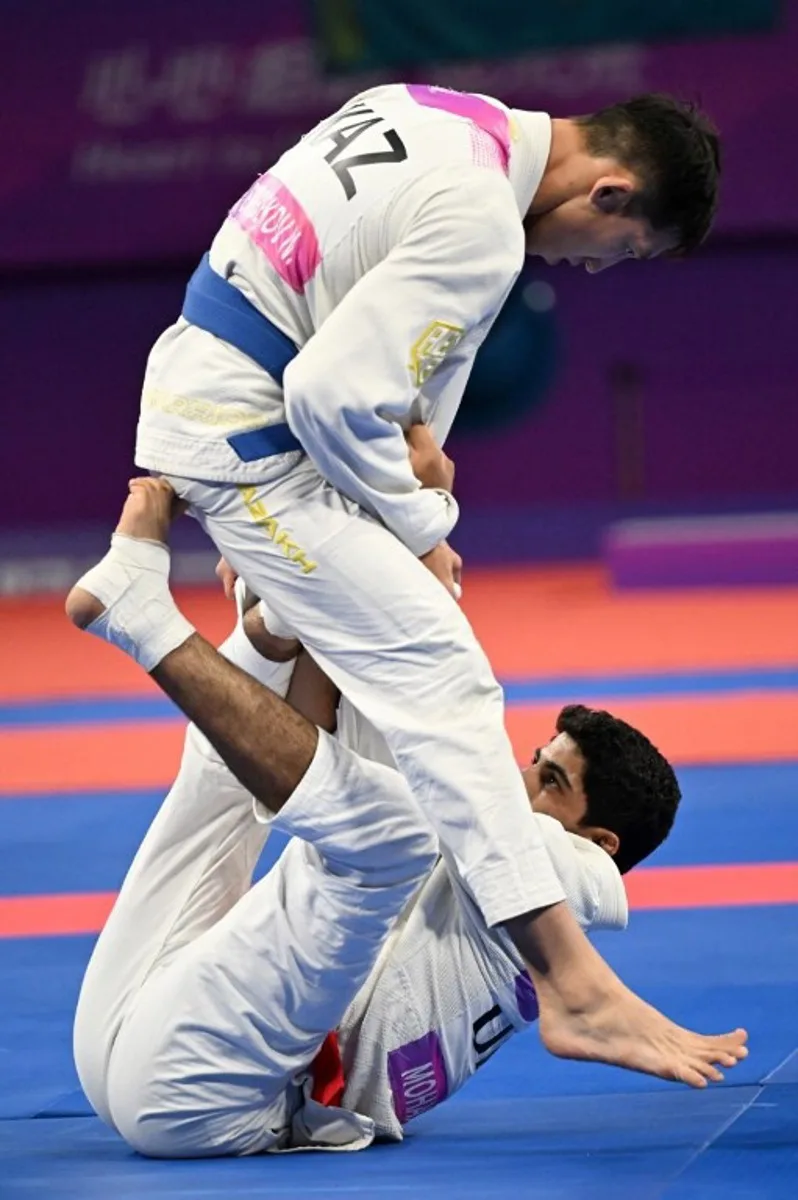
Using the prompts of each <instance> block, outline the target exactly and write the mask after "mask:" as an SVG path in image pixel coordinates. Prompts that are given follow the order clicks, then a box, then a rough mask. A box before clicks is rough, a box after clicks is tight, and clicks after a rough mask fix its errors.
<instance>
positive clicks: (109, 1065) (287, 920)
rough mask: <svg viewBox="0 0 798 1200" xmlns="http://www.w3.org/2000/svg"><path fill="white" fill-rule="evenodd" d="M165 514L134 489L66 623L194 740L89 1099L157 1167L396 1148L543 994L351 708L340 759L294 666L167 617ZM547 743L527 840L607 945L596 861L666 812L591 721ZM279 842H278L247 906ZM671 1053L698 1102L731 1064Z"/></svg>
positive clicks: (102, 987) (611, 921)
mask: <svg viewBox="0 0 798 1200" xmlns="http://www.w3.org/2000/svg"><path fill="white" fill-rule="evenodd" d="M171 499H172V496H171V492H170V491H169V489H168V487H167V486H166V485H164V484H163V483H161V482H159V481H155V480H142V481H137V482H136V484H135V485H134V487H133V491H132V495H131V498H130V499H129V500H128V503H127V505H126V507H125V510H124V512H123V517H122V521H121V522H120V526H119V528H118V533H117V535H116V537H115V539H114V545H113V548H112V551H111V553H110V554H109V555H108V556H106V559H104V560H103V562H102V563H101V564H100V565H99V566H98V567H97V568H94V570H93V571H92V572H89V574H88V575H87V576H84V578H83V579H82V580H81V581H80V585H79V586H78V588H76V589H74V590H73V592H72V593H71V595H70V598H69V601H68V611H69V613H70V616H71V617H72V619H73V620H74V621H75V622H76V623H77V624H79V625H80V626H82V627H87V626H88V627H89V628H90V629H91V631H92V632H95V633H97V634H99V635H100V636H103V637H105V638H106V639H108V640H109V641H112V642H114V643H115V644H117V645H119V646H120V647H121V648H123V649H125V650H126V651H127V652H128V653H130V654H132V655H133V656H134V657H135V658H136V660H137V661H139V662H140V664H141V665H142V666H144V667H145V669H147V670H150V671H151V672H152V673H153V677H154V678H155V679H156V681H157V682H158V683H159V685H160V686H161V687H162V688H163V689H164V690H165V691H167V692H168V694H169V695H171V696H172V697H173V699H174V700H175V701H176V702H177V703H178V705H179V706H180V707H181V708H182V709H183V711H184V712H185V713H186V714H187V715H188V716H189V717H191V718H192V719H193V721H194V724H193V725H192V726H190V727H189V731H188V734H187V738H186V747H185V751H184V756H183V762H182V765H181V770H180V774H179V776H178V779H177V781H176V783H175V785H174V787H173V788H172V790H171V791H170V793H169V796H168V797H167V799H166V801H165V803H164V805H163V807H162V809H161V811H160V812H159V814H158V816H157V818H156V820H155V822H154V823H153V825H152V827H151V829H150V831H149V833H148V835H147V837H146V839H145V841H144V843H143V845H142V847H141V849H140V851H139V853H138V855H137V856H136V859H135V861H134V863H133V865H132V867H131V870H130V872H129V874H128V877H127V879H126V881H125V884H124V886H123V888H122V891H121V893H120V896H119V899H118V902H117V904H116V907H115V909H114V911H113V913H112V915H111V917H110V919H109V921H108V924H107V926H106V928H105V930H104V932H103V934H102V936H101V938H100V940H99V942H98V944H97V947H96V950H95V953H94V955H93V957H92V961H91V963H90V965H89V968H88V970H87V974H86V979H85V981H84V985H83V989H82V994H81V999H80V1003H79V1008H78V1013H77V1018H76V1028H75V1054H76V1061H77V1065H78V1071H79V1074H80V1077H81V1081H82V1083H83V1086H84V1088H85V1090H86V1093H87V1095H88V1097H89V1099H90V1101H91V1103H92V1104H93V1106H94V1107H95V1108H96V1110H97V1112H98V1113H99V1114H100V1116H102V1117H103V1119H104V1120H106V1121H107V1122H108V1123H109V1124H111V1125H112V1126H113V1127H114V1128H116V1129H117V1130H118V1131H119V1132H120V1134H121V1135H122V1136H123V1137H124V1138H125V1139H126V1140H127V1141H128V1142H129V1143H130V1144H131V1145H132V1146H133V1147H135V1148H136V1149H137V1150H139V1151H141V1152H142V1153H145V1154H149V1155H156V1156H168V1157H173V1156H174V1157H185V1156H203V1155H206V1156H207V1155H224V1154H227V1155H239V1154H254V1153H259V1152H263V1151H268V1150H272V1151H275V1150H282V1149H292V1148H301V1147H324V1148H340V1149H360V1148H362V1147H364V1146H367V1145H368V1144H369V1143H370V1142H371V1141H372V1140H373V1139H374V1137H375V1136H387V1137H394V1138H397V1137H400V1136H401V1130H402V1126H403V1125H404V1124H405V1123H406V1122H407V1121H409V1120H411V1119H412V1118H413V1117H414V1116H416V1115H418V1114H419V1113H420V1112H422V1111H425V1110H426V1109H428V1108H430V1107H432V1105H434V1104H436V1103H439V1102H440V1101H441V1100H443V1099H445V1098H446V1097H447V1096H449V1095H451V1094H452V1093H453V1092H454V1091H456V1090H457V1089H458V1088H459V1087H460V1086H462V1084H463V1083H464V1082H465V1081H466V1080H467V1079H468V1078H469V1077H470V1076H471V1075H472V1074H473V1073H474V1071H475V1070H476V1069H477V1067H478V1066H479V1065H481V1063H482V1062H484V1061H485V1059H486V1058H487V1057H488V1056H489V1055H490V1053H491V1052H492V1051H494V1050H495V1049H496V1048H497V1047H498V1046H500V1045H501V1044H503V1043H504V1042H505V1041H506V1040H507V1039H508V1038H509V1037H510V1035H511V1034H513V1033H515V1032H517V1031H518V1030H520V1029H523V1028H524V1027H526V1026H527V1025H528V1024H529V1023H530V1022H532V1021H533V1020H534V1019H535V1017H536V1015H537V1007H536V1001H535V993H534V990H533V989H532V987H531V985H530V983H529V979H528V975H527V973H526V971H525V969H524V965H523V961H522V959H521V957H520V956H519V954H518V952H517V951H516V950H515V948H514V947H513V945H512V942H511V941H510V939H509V938H508V937H507V935H506V933H504V931H503V930H501V929H491V928H489V927H488V926H487V925H486V923H485V921H484V918H483V917H482V916H481V914H480V912H479V910H478V908H477V906H476V905H475V903H474V901H473V899H472V897H471V895H470V894H469V892H468V890H467V888H466V887H465V886H464V885H463V883H462V881H461V878H460V876H459V873H458V871H457V867H456V864H455V863H454V862H453V861H452V860H451V857H450V856H449V855H448V854H447V853H446V851H445V849H444V850H443V857H442V858H441V857H439V853H440V851H441V849H442V848H440V847H439V846H438V843H437V841H436V839H435V837H434V835H433V834H432V832H431V830H430V826H429V824H428V822H427V820H426V819H425V817H424V815H423V813H422V810H421V809H420V808H419V807H418V806H417V805H416V804H415V802H414V798H413V796H412V794H411V793H410V791H409V789H408V786H407V784H406V782H405V781H404V779H403V777H402V776H401V775H400V774H399V773H398V772H397V771H395V770H394V769H392V768H390V767H388V766H386V765H383V764H382V763H379V762H376V761H368V760H367V759H365V758H363V757H362V756H361V755H359V754H354V753H353V752H352V751H351V749H349V748H347V746H346V745H344V744H343V743H344V741H347V740H348V741H349V742H350V744H353V745H356V746H358V748H359V749H364V750H365V751H366V752H367V753H373V754H377V755H379V754H381V753H382V752H383V750H384V748H383V747H381V746H380V744H379V742H378V741H370V740H369V739H371V738H374V737H375V736H376V735H374V731H373V730H370V729H369V728H368V727H366V726H365V725H363V724H362V719H361V718H360V717H359V714H357V713H356V712H355V711H354V710H352V709H351V708H345V709H343V710H342V713H341V738H340V739H339V740H336V739H334V738H332V737H330V736H329V734H327V733H325V732H323V731H322V730H320V729H318V728H317V727H315V726H314V725H312V724H311V723H310V721H309V720H307V719H306V718H304V717H303V716H302V715H301V714H300V713H299V712H297V711H295V710H294V709H293V708H291V707H290V706H289V705H287V704H285V703H284V702H283V701H282V700H281V699H280V698H279V696H278V695H277V694H276V693H277V692H282V693H283V694H288V695H289V696H290V697H291V698H292V699H294V700H296V699H300V700H301V699H302V695H303V691H304V702H305V707H306V708H307V709H308V711H309V712H312V713H313V707H314V705H315V706H316V707H317V708H318V706H319V703H320V701H324V686H325V681H324V678H323V676H322V677H320V678H319V676H318V675H317V676H316V677H315V682H314V680H313V676H312V671H313V670H315V668H313V666H312V664H311V663H310V661H309V660H308V659H306V658H304V656H302V657H301V658H300V660H298V663H297V664H296V665H295V663H294V661H293V660H289V661H287V662H283V663H274V662H271V663H270V662H267V661H266V659H264V658H263V657H262V656H261V655H260V654H259V653H258V652H257V651H256V650H255V649H254V647H253V646H252V644H251V643H250V641H249V639H248V638H247V635H246V632H245V631H244V627H243V625H242V624H239V626H238V628H237V630H236V632H235V633H234V635H233V636H232V637H231V639H229V641H228V643H226V645H225V647H224V648H223V652H224V653H225V654H227V655H228V656H229V657H231V658H234V659H235V660H236V661H237V662H238V663H239V664H240V665H241V667H243V668H244V670H245V671H248V672H250V673H251V675H252V676H260V678H261V679H265V680H267V681H268V683H269V688H266V687H264V686H263V685H262V683H259V682H258V681H257V679H256V678H254V677H253V678H250V677H248V676H247V675H245V674H243V673H242V671H241V670H240V669H239V668H238V667H237V666H235V665H233V663H232V662H226V661H225V659H224V658H222V657H220V655H219V654H218V653H217V652H216V651H214V650H213V649H212V648H211V647H210V646H208V645H207V644H206V643H204V642H203V641H202V639H201V638H199V637H198V636H197V635H196V634H195V631H194V630H193V629H192V627H191V626H190V625H189V624H188V622H186V621H185V619H184V618H183V617H182V616H181V615H180V613H179V612H178V610H177V609H176V607H175V606H174V603H173V601H172V600H171V597H170V595H169V592H168V584H167V575H168V551H167V550H166V548H165V546H164V545H163V544H162V543H163V541H164V540H165V536H166V531H167V527H168V514H169V507H170V503H171ZM120 535H121V536H120ZM181 637H182V641H181ZM165 647H169V649H168V650H165ZM309 668H310V672H309ZM303 674H304V679H303ZM309 679H310V685H311V689H312V690H311V691H310V692H308V682H309ZM270 689H271V690H270ZM323 707H324V705H323V704H322V708H323ZM319 711H321V710H319ZM313 715H314V716H315V713H313ZM322 719H326V720H329V714H328V716H327V718H324V717H323V718H322ZM560 726H561V732H560V733H559V734H558V736H557V738H555V739H554V741H553V742H552V743H551V744H550V746H549V747H548V748H547V750H546V752H545V753H544V754H543V755H541V756H540V757H539V758H538V760H537V761H536V763H535V764H534V765H533V767H532V768H530V769H529V771H528V772H527V774H526V784H527V791H528V792H529V794H530V796H531V799H532V802H533V804H534V806H535V808H536V809H538V812H537V813H536V814H533V812H532V810H531V809H530V810H529V818H528V819H529V820H530V821H535V822H537V824H538V825H539V828H540V833H541V834H542V836H543V838H544V839H545V844H546V846H547V850H548V852H549V854H550V856H551V859H552V862H553V864H554V867H555V871H556V873H557V875H558V876H559V878H560V880H561V882H562V885H563V889H564V891H565V893H566V896H567V898H568V903H569V905H570V907H571V909H572V911H573V912H574V914H575V915H576V917H577V919H578V921H579V923H580V924H581V925H582V927H583V928H591V927H593V928H595V927H597V926H604V927H611V928H612V927H622V926H623V925H624V924H625V921H626V901H625V894H624V890H623V886H622V883H621V879H620V875H619V872H618V869H617V867H616V866H615V865H614V863H613V860H612V857H611V854H613V853H614V854H616V855H617V856H618V861H620V862H621V863H622V865H632V863H633V862H634V861H637V858H638V857H640V856H641V855H640V853H639V846H640V845H646V846H647V848H648V849H649V850H650V849H652V848H653V845H655V844H656V842H657V840H661V838H662V837H663V836H665V834H666V833H667V829H668V827H669V825H670V821H671V820H672V817H673V812H674V810H675V805H676V802H677V800H678V789H677V788H676V785H675V781H674V780H673V776H672V772H671V771H670V768H669V767H668V765H667V763H665V761H664V760H663V759H662V758H661V756H659V755H658V754H657V753H656V751H654V750H653V747H651V746H650V745H649V744H648V743H647V742H646V741H645V739H644V738H642V737H641V736H640V735H638V734H636V733H635V732H634V731H632V730H629V728H628V727H626V726H623V725H622V723H619V722H616V723H613V736H614V737H615V738H616V739H619V740H616V743H615V745H614V746H612V748H611V752H610V753H609V754H608V755H606V756H605V758H606V761H605V762H604V763H602V764H601V765H599V763H598V762H596V763H593V762H592V761H591V754H592V753H593V751H592V749H587V750H586V756H585V757H583V755H582V753H581V750H580V746H579V741H578V739H579V738H580V737H581V736H582V732H584V734H585V738H586V746H591V745H592V746H593V747H594V748H595V749H596V753H597V754H598V752H599V745H600V742H601V727H602V719H601V717H600V716H599V715H598V714H590V713H589V712H588V711H587V710H581V709H574V710H564V712H563V714H561V720H560ZM605 728H606V726H605ZM569 730H573V731H574V733H575V734H576V737H574V736H572V734H571V733H569ZM214 747H215V748H214ZM607 749H610V748H609V747H607ZM613 753H614V754H615V755H620V758H621V759H623V758H624V757H625V758H626V761H625V762H622V761H617V762H616V764H615V768H614V772H613V773H614V776H615V779H616V780H617V782H618V785H619V788H620V792H619V796H618V800H619V807H618V815H619V817H622V820H623V828H622V831H621V833H620V835H619V833H618V831H617V830H616V829H613V828H611V827H608V828H605V827H603V825H601V826H600V825H595V824H592V825H588V824H586V822H585V820H584V819H583V818H584V816H585V807H586V801H585V797H584V790H585V783H586V780H587V775H586V772H588V771H590V770H591V768H592V767H598V775H597V782H598V784H599V785H602V784H603V785H606V783H607V782H609V781H608V780H606V779H604V780H602V779H601V771H602V769H603V768H606V766H607V765H608V764H609V763H611V761H612V755H613ZM225 764H226V765H225ZM228 768H229V770H228ZM231 771H232V772H234V773H235V775H236V776H237V777H238V780H240V781H241V782H240V783H239V782H237V780H236V779H235V778H234V777H233V775H231ZM594 775H596V771H595V770H594ZM630 787H631V788H632V789H634V788H635V787H637V788H638V789H640V790H638V792H637V794H636V795H633V794H632V793H631V792H630ZM253 798H254V809H253ZM547 811H548V812H549V813H551V814H552V816H547V815H545V814H546V812H547ZM556 816H560V817H562V819H563V823H559V822H558V821H557V820H555V819H554V817H556ZM602 819H606V818H604V817H603V818H602ZM607 823H608V825H609V826H611V825H612V822H610V821H608V822H607ZM269 826H271V827H274V828H278V829H281V830H283V831H285V832H287V833H289V834H291V835H294V836H293V840H292V841H291V842H290V843H289V845H288V847H287V849H286V851H285V852H284V854H283V856H282V858H281V859H280V861H279V863H278V865H277V866H276V867H275V868H274V869H273V870H272V871H271V872H270V873H269V874H268V875H267V876H266V877H265V878H264V879H262V880H261V881H259V882H258V883H256V884H255V885H254V886H253V885H252V871H253V868H254V866H255V864H256V862H257V859H258V857H259V855H260V852H261V850H262V848H263V844H264V841H265V839H266V836H267V834H268V829H269ZM568 826H571V827H572V829H571V832H567V831H566V828H567V827H568ZM574 827H578V828H579V830H580V833H581V834H582V835H586V836H575V835H574V833H573V828H574ZM619 828H620V827H619ZM657 829H659V833H658V834H657V833H656V830H657ZM627 837H628V845H625V839H627ZM591 839H592V840H591ZM640 839H642V840H640ZM636 840H637V846H638V849H635V844H636ZM594 842H595V843H596V844H594ZM607 851H609V853H608V852H607ZM645 852H647V851H646V850H644V851H643V853H645ZM397 917H398V920H397ZM330 1031H337V1041H336V1040H334V1039H331V1038H330V1037H329V1036H328V1035H329V1034H330ZM682 1044H683V1045H684V1047H685V1050H684V1055H683V1058H682V1061H681V1063H680V1065H679V1069H678V1070H677V1071H675V1072H674V1076H675V1077H677V1078H681V1079H683V1080H684V1081H685V1082H688V1083H691V1084H693V1085H695V1086H703V1085H705V1083H706V1081H707V1080H709V1079H717V1078H719V1077H720V1073H719V1071H718V1070H717V1069H716V1067H715V1065H714V1064H720V1065H726V1066H733V1065H734V1064H735V1063H736V1062H737V1061H738V1060H739V1059H740V1058H742V1057H743V1056H744V1055H745V1052H746V1051H745V1047H744V1045H743V1038H742V1037H741V1036H738V1035H731V1036H723V1037H718V1038H704V1037H699V1036H697V1035H694V1036H691V1040H688V1041H684V1039H682ZM339 1049H340V1060H338V1059H337V1053H338V1050H339ZM320 1050H321V1051H322V1052H321V1054H320V1053H319V1051H320ZM339 1063H340V1067H341V1070H340V1071H339V1069H338V1067H339Z"/></svg>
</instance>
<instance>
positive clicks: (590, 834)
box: [579, 825, 621, 858]
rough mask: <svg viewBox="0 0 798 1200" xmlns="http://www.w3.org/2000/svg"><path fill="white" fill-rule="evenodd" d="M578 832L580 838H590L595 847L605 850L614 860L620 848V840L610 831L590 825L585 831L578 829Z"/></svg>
mask: <svg viewBox="0 0 798 1200" xmlns="http://www.w3.org/2000/svg"><path fill="white" fill-rule="evenodd" d="M579 832H580V833H581V835H582V837H586V838H590V840H591V842H593V844H594V845H595V846H601V849H602V850H605V851H606V852H607V854H609V856H610V858H615V856H616V855H617V853H618V851H619V850H620V848H621V839H620V838H619V837H618V834H617V833H613V832H612V830H611V829H602V828H601V827H600V826H598V825H590V826H588V828H587V829H584V828H582V829H580V830H579Z"/></svg>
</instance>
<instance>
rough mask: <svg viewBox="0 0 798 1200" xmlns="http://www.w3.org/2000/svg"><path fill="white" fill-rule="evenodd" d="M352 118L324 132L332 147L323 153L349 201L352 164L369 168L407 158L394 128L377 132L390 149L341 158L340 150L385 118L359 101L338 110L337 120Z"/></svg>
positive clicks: (351, 187)
mask: <svg viewBox="0 0 798 1200" xmlns="http://www.w3.org/2000/svg"><path fill="white" fill-rule="evenodd" d="M353 117H354V118H359V119H356V120H355V123H354V124H353V125H346V127H345V128H340V127H339V128H338V129H336V130H335V131H334V132H332V133H330V132H328V131H327V130H325V131H324V134H323V136H324V139H325V141H326V140H327V139H329V140H330V141H332V143H333V147H332V150H330V151H329V152H328V153H327V154H325V156H324V161H325V162H328V163H329V164H330V166H331V167H332V169H333V170H334V171H335V174H336V175H337V177H338V181H339V183H340V184H341V187H342V188H343V189H344V192H345V194H346V198H347V200H351V199H352V197H353V196H354V195H355V194H356V192H357V187H356V186H355V181H354V179H353V178H352V171H353V169H354V168H355V167H368V166H373V165H376V164H377V163H400V162H404V161H405V159H406V158H407V150H406V148H405V144H404V142H403V141H402V139H401V138H400V137H399V134H398V133H397V132H396V130H395V129H383V130H381V131H380V132H381V134H382V137H383V138H384V139H385V141H386V142H387V143H388V146H389V149H387V150H373V151H371V153H368V154H351V155H349V156H348V157H347V158H341V155H342V154H343V152H344V151H345V150H346V149H347V148H348V147H349V146H351V145H352V143H353V142H356V141H357V139H358V138H360V137H362V136H363V134H364V133H365V132H366V130H367V129H372V128H373V127H374V126H375V125H380V124H381V123H382V122H383V120H384V118H383V117H378V116H377V115H376V114H375V113H374V110H373V109H371V108H368V106H367V105H365V104H362V103H360V104H355V105H353V106H352V107H351V108H348V109H346V110H345V111H344V112H343V113H341V116H340V118H339V119H340V121H342V122H343V121H349V120H351V119H352V118H353Z"/></svg>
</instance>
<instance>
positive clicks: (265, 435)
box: [183, 254, 302, 462]
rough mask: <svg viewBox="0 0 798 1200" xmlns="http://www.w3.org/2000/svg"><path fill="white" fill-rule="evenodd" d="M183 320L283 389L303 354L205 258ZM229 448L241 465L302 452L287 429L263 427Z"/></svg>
mask: <svg viewBox="0 0 798 1200" xmlns="http://www.w3.org/2000/svg"><path fill="white" fill-rule="evenodd" d="M183 316H184V317H185V319H186V320H187V321H190V322H191V324H192V325H196V326H198V327H199V328H200V329H204V330H206V331H207V332H208V333H212V334H214V335H215V336H216V337H218V338H221V339H222V341H224V342H229V343H230V345H231V346H235V348H236V349H237V350H240V351H241V352H242V354H246V355H247V356H248V357H249V358H251V359H253V360H254V361H255V362H256V363H257V364H258V366H259V367H262V368H263V370H264V371H266V372H268V374H269V375H271V377H272V379H275V380H276V381H277V383H279V384H282V382H283V372H284V371H285V368H286V367H287V366H288V364H289V363H290V362H291V360H292V359H293V358H296V356H297V354H298V353H299V351H298V350H297V348H296V346H295V345H294V343H293V342H292V341H291V339H290V338H288V337H286V336H285V334H284V333H283V332H282V330H280V329H278V328H277V326H276V325H274V324H273V323H272V322H271V321H270V320H269V318H268V317H264V315H263V313H261V312H258V310H257V308H255V306H254V304H250V302H249V300H247V298H246V296H244V294H243V293H242V292H240V291H239V290H238V288H237V287H234V286H233V284H232V283H228V282H227V280H226V279H222V277H221V275H217V273H216V271H214V270H213V268H212V267H211V265H210V262H209V261H208V255H207V254H206V255H205V256H204V258H203V259H202V262H201V263H200V265H199V266H198V267H197V269H196V271H195V272H194V274H193V275H192V276H191V279H190V280H189V282H188V287H187V288H186V297H185V300H184V301H183ZM227 443H228V445H229V446H230V447H231V448H232V449H233V450H235V452H236V454H237V455H238V457H239V458H240V459H241V460H242V462H254V461H255V460H256V459H258V458H270V457H271V456H272V455H274V454H286V453H288V451H290V450H301V449H302V446H301V443H300V442H299V440H298V439H297V438H296V437H294V435H293V433H292V432H291V430H290V429H289V428H288V426H287V425H286V424H280V425H263V426H261V427H260V428H259V429H249V430H247V432H246V433H234V434H233V435H232V436H231V437H229V438H228V439H227Z"/></svg>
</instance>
